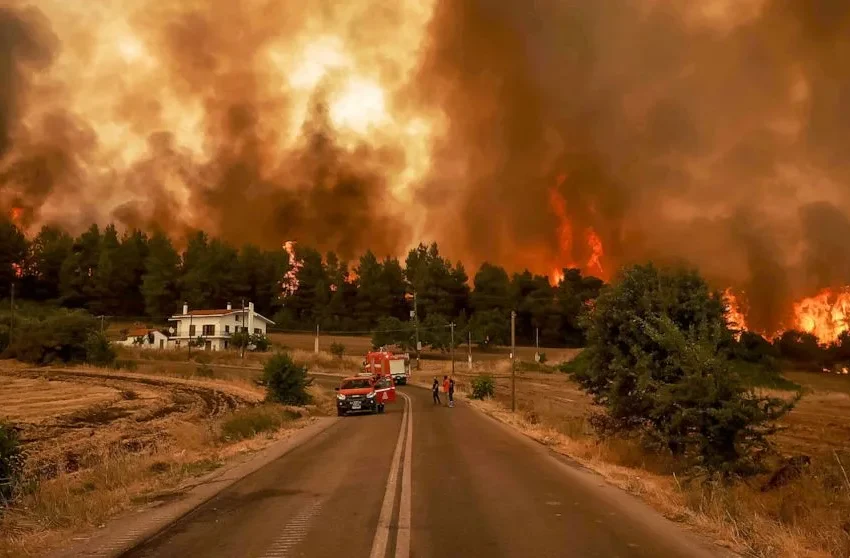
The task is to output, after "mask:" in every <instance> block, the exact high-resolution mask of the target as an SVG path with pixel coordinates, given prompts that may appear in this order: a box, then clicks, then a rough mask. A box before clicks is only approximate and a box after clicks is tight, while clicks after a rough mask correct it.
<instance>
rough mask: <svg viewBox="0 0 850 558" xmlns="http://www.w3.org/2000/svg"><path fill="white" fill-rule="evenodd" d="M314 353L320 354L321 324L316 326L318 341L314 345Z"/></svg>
mask: <svg viewBox="0 0 850 558" xmlns="http://www.w3.org/2000/svg"><path fill="white" fill-rule="evenodd" d="M313 352H314V353H316V354H319V324H316V341H315V343H313Z"/></svg>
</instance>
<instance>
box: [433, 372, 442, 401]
mask: <svg viewBox="0 0 850 558" xmlns="http://www.w3.org/2000/svg"><path fill="white" fill-rule="evenodd" d="M431 393H432V394H433V395H434V405H439V404H440V382H439V381H437V377H436V376H434V383H433V384H431Z"/></svg>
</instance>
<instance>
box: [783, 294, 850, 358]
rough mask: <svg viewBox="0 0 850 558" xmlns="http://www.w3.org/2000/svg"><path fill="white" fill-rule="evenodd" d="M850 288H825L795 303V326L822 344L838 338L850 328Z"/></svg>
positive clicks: (832, 341)
mask: <svg viewBox="0 0 850 558" xmlns="http://www.w3.org/2000/svg"><path fill="white" fill-rule="evenodd" d="M848 318H850V288H848V287H845V288H843V289H841V290H838V291H834V290H832V289H824V290H822V291H821V292H820V293H818V294H817V295H815V296H812V297H809V298H804V299H803V300H801V301H799V302H796V303H795V304H794V319H795V327H796V328H797V329H799V330H800V331H804V332H806V333H811V334H813V335H814V336H815V337H817V338H818V342H819V343H820V344H822V345H828V344H830V343H834V342H835V341H837V340H838V336H839V335H841V334H842V333H844V332H845V331H847V330H848V329H850V328H849V327H848Z"/></svg>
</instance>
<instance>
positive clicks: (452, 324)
mask: <svg viewBox="0 0 850 558" xmlns="http://www.w3.org/2000/svg"><path fill="white" fill-rule="evenodd" d="M450 325H451V328H452V378H454V375H455V323H454V322H452V323H451V324H450Z"/></svg>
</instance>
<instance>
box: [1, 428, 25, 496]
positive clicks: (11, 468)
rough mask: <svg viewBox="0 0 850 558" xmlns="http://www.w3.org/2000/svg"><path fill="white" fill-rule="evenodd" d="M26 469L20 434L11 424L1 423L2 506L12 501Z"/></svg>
mask: <svg viewBox="0 0 850 558" xmlns="http://www.w3.org/2000/svg"><path fill="white" fill-rule="evenodd" d="M23 467H24V455H23V453H22V452H21V444H20V441H19V440H18V433H17V431H16V430H15V429H14V428H13V427H12V425H10V424H6V423H4V422H0V506H4V505H5V504H7V503H9V502H10V501H11V500H12V497H13V496H14V495H15V488H16V486H17V483H18V481H19V480H20V476H21V474H22V472H23Z"/></svg>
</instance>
